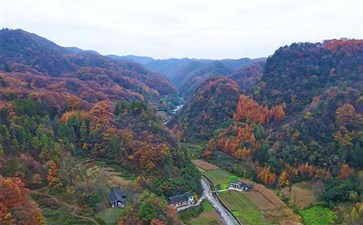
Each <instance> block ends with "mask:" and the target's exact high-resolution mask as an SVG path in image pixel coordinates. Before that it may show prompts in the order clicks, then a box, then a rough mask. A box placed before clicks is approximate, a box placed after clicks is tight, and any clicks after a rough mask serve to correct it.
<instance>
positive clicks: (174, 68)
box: [110, 56, 264, 98]
mask: <svg viewBox="0 0 363 225" xmlns="http://www.w3.org/2000/svg"><path fill="white" fill-rule="evenodd" d="M110 57H114V56H110ZM117 58H119V59H126V60H130V61H135V62H138V63H141V64H142V65H144V66H145V67H146V68H148V69H150V70H151V71H154V72H157V73H160V74H162V75H164V76H165V77H167V78H168V79H169V80H170V82H171V83H172V84H173V85H174V86H175V87H176V88H178V89H179V92H180V94H181V95H182V96H183V97H185V98H189V97H190V96H191V95H192V94H193V93H194V91H195V90H196V88H198V87H199V85H201V83H202V82H203V81H205V80H206V79H208V78H209V77H215V76H227V75H229V74H231V73H233V72H236V71H237V70H239V69H241V68H242V67H243V66H244V65H247V64H250V63H252V62H255V61H264V58H261V59H256V60H252V59H249V58H241V59H222V60H209V59H190V58H181V59H173V58H172V59H163V60H154V59H152V58H149V57H139V56H121V57H117Z"/></svg>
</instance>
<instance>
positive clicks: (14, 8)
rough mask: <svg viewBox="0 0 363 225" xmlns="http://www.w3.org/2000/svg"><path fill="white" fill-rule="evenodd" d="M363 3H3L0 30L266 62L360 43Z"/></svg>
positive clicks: (155, 53) (105, 46)
mask: <svg viewBox="0 0 363 225" xmlns="http://www.w3.org/2000/svg"><path fill="white" fill-rule="evenodd" d="M362 1H363V0H340V1H334V0H285V1H280V0H246V1H244V0H118V1H116V0H105V1H88V0H77V1H76V0H63V1H55V0H54V1H53V0H38V1H33V0H26V1H25V0H22V1H20V0H9V1H7V0H0V8H1V10H0V11H1V16H0V18H1V21H0V25H1V28H4V27H7V28H12V29H16V28H21V29H24V30H26V31H29V32H32V33H36V34H38V35H41V36H43V37H46V38H48V39H50V40H52V41H54V42H55V43H57V44H59V45H62V46H76V47H79V48H82V49H92V50H96V51H98V52H100V53H101V54H117V55H128V54H134V55H147V56H152V57H154V58H170V57H195V58H216V59H218V58H241V57H261V56H268V55H271V54H272V53H273V52H274V51H275V49H277V48H278V47H280V46H283V45H287V44H291V43H292V42H305V41H309V42H319V41H322V40H324V39H332V38H341V37H348V38H360V39H362V38H363V3H362Z"/></svg>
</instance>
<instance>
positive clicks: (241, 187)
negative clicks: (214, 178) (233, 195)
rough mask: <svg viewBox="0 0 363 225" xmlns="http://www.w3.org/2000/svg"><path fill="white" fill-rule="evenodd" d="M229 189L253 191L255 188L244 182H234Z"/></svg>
mask: <svg viewBox="0 0 363 225" xmlns="http://www.w3.org/2000/svg"><path fill="white" fill-rule="evenodd" d="M229 187H231V188H236V189H239V190H241V191H251V190H252V188H253V185H252V184H246V183H244V182H241V181H233V182H231V183H229Z"/></svg>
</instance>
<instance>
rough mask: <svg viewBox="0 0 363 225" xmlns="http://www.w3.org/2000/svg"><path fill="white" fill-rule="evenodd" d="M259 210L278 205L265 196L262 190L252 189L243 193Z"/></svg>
mask: <svg viewBox="0 0 363 225" xmlns="http://www.w3.org/2000/svg"><path fill="white" fill-rule="evenodd" d="M243 194H244V195H245V196H246V197H247V198H248V199H249V200H250V201H251V202H252V203H253V204H254V205H255V206H257V208H258V209H259V210H266V209H274V208H276V206H275V205H274V204H272V203H271V202H270V201H269V200H268V199H267V198H265V197H264V196H263V195H262V194H261V193H260V192H256V191H250V192H244V193H243Z"/></svg>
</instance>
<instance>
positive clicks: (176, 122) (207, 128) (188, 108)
mask: <svg viewBox="0 0 363 225" xmlns="http://www.w3.org/2000/svg"><path fill="white" fill-rule="evenodd" d="M263 65H264V60H261V61H256V62H253V63H251V64H248V65H245V66H243V67H242V68H241V69H239V70H237V71H236V72H234V73H232V74H229V75H226V76H224V77H219V76H218V77H213V76H212V77H210V78H208V79H206V77H203V78H202V79H203V80H204V79H206V80H205V81H203V82H202V81H200V82H201V84H200V86H199V87H196V85H195V86H194V88H197V89H196V91H194V94H193V96H192V97H191V98H190V99H189V100H188V101H187V102H186V104H185V105H184V107H183V108H182V110H181V111H180V112H179V113H177V114H176V115H175V116H174V117H173V119H172V120H171V121H170V123H168V126H169V127H170V128H171V129H173V130H174V132H175V133H177V136H178V137H179V138H180V139H181V140H184V141H187V142H193V143H198V142H199V141H203V140H204V141H206V140H208V139H209V138H212V137H214V136H215V135H216V133H218V132H217V129H222V128H226V127H228V126H229V125H230V124H231V123H232V117H233V112H234V111H235V108H236V105H237V102H238V98H239V95H240V94H242V93H246V92H247V91H248V90H250V89H251V88H253V87H254V86H255V85H256V84H257V82H258V81H259V79H260V77H261V76H262V70H263ZM193 79H197V78H196V77H195V78H193ZM194 83H196V82H194Z"/></svg>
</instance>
